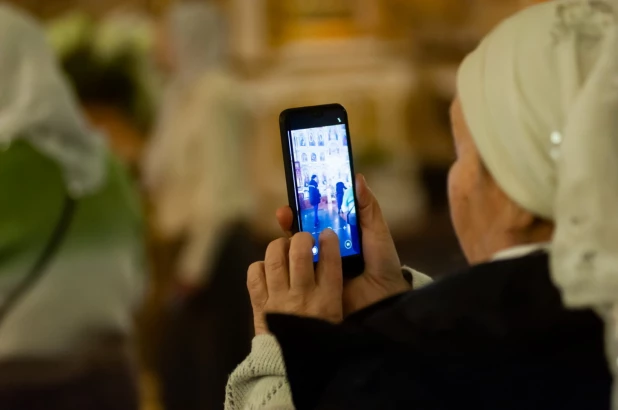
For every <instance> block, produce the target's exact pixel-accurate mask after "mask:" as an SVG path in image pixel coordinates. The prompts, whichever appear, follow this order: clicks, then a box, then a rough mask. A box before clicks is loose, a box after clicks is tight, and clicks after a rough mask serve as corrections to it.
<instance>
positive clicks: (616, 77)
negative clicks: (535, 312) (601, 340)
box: [458, 0, 618, 307]
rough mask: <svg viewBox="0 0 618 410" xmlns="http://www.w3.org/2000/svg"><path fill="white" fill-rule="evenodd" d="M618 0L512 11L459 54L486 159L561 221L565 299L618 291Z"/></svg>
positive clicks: (510, 191) (558, 273)
mask: <svg viewBox="0 0 618 410" xmlns="http://www.w3.org/2000/svg"><path fill="white" fill-rule="evenodd" d="M616 10H618V3H617V2H616V1H615V0H595V1H587V0H564V1H551V2H547V3H543V4H540V5H536V6H533V7H530V8H528V9H526V10H524V11H522V12H520V13H518V14H517V15H515V16H514V17H511V18H510V19H507V20H506V21H505V22H504V23H503V24H501V25H500V26H499V27H498V28H497V29H496V30H495V31H494V32H492V33H491V34H490V35H489V36H488V37H487V38H486V39H485V40H484V41H483V42H482V44H481V45H480V46H479V48H478V49H477V50H476V51H475V52H473V53H472V54H471V55H470V56H468V58H467V59H466V60H465V61H464V63H463V64H462V66H461V68H460V71H459V78H458V90H459V96H460V99H461V102H462V108H463V111H464V115H465V118H466V121H467V123H468V125H469V127H470V130H471V132H472V136H473V138H474V140H475V143H476V145H477V147H478V149H479V152H480V155H481V157H482V158H483V161H484V162H485V164H486V166H487V167H488V169H489V171H490V172H491V174H492V175H493V177H494V178H495V179H496V181H497V183H498V184H499V185H500V186H501V188H502V189H503V190H504V191H505V192H506V194H507V195H509V197H510V198H511V199H513V200H514V201H516V202H517V203H519V204H520V205H521V206H522V207H523V208H525V209H527V210H529V211H531V212H533V213H534V214H536V215H539V216H541V217H543V218H545V219H548V220H552V221H554V223H555V225H556V231H555V235H554V239H553V243H552V275H553V279H554V281H555V282H556V284H557V285H559V287H560V288H561V290H562V293H563V298H564V301H565V303H566V304H567V305H568V306H572V307H581V306H593V305H599V304H603V303H613V302H614V301H616V300H618V19H617V17H616V14H615V13H616Z"/></svg>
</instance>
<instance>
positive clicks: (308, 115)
mask: <svg viewBox="0 0 618 410" xmlns="http://www.w3.org/2000/svg"><path fill="white" fill-rule="evenodd" d="M338 118H340V119H341V120H342V121H341V123H343V124H344V125H345V127H346V133H347V137H348V155H349V157H350V170H351V172H352V188H353V189H354V203H355V205H356V208H357V209H358V199H357V197H356V177H355V176H356V173H355V171H354V159H353V156H352V138H351V137H350V127H349V124H348V113H347V111H346V110H345V108H344V107H343V106H342V105H341V104H326V105H315V106H309V107H298V108H289V109H287V110H284V111H283V112H282V113H281V114H280V116H279V129H280V133H281V147H282V149H283V162H284V167H285V179H286V185H287V191H288V202H289V205H290V208H292V212H293V214H294V224H293V227H292V229H293V232H294V233H296V232H298V231H299V230H300V215H299V212H298V211H299V204H298V195H297V187H296V176H295V173H294V172H293V170H294V167H293V165H294V152H293V150H292V147H291V144H290V143H291V141H290V135H289V133H290V131H292V130H296V129H306V128H317V127H325V126H329V125H338V124H339V122H338V120H337V119H338ZM359 216H360V215H359V214H358V212H357V216H356V218H357V222H359ZM358 236H359V238H358V240H359V246H360V252H359V253H358V254H356V255H351V256H345V257H343V258H342V264H343V275H344V276H345V277H348V278H351V277H356V276H358V275H360V274H361V273H362V272H363V271H364V270H365V260H364V257H363V235H362V231H361V227H360V223H358Z"/></svg>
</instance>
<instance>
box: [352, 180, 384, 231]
mask: <svg viewBox="0 0 618 410" xmlns="http://www.w3.org/2000/svg"><path fill="white" fill-rule="evenodd" d="M356 197H357V198H356V199H357V201H358V217H359V219H360V226H361V228H362V230H363V231H372V232H381V231H384V232H388V226H387V225H386V221H385V220H384V216H383V215H382V210H381V209H380V204H378V200H377V199H376V197H375V196H374V195H373V192H371V189H369V186H368V185H367V180H366V179H365V177H364V176H363V175H362V174H358V175H357V176H356Z"/></svg>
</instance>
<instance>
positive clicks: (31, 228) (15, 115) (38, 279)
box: [0, 6, 144, 410]
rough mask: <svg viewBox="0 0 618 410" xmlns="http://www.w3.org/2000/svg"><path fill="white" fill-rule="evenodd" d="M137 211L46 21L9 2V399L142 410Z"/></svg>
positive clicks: (2, 337)
mask: <svg viewBox="0 0 618 410" xmlns="http://www.w3.org/2000/svg"><path fill="white" fill-rule="evenodd" d="M142 245H143V238H142V233H141V220H140V208H139V202H138V201H137V198H136V196H135V195H134V191H133V189H132V187H131V185H130V183H129V181H128V178H127V175H126V173H125V170H124V169H123V168H122V167H121V166H120V164H119V162H118V161H117V160H116V159H115V158H114V157H113V156H112V155H111V154H110V152H109V150H108V149H107V147H106V146H105V144H104V140H103V139H102V138H101V137H100V135H98V134H97V133H95V132H94V131H93V130H92V129H91V128H90V127H89V125H88V124H87V123H86V121H84V119H83V117H82V116H81V114H80V112H79V110H78V108H77V104H76V101H75V98H74V96H73V94H72V93H71V90H70V87H69V86H68V85H67V83H66V81H65V79H64V78H63V77H62V75H61V72H60V69H59V67H58V64H57V62H56V61H55V59H54V57H53V55H52V51H51V49H50V47H49V46H48V45H47V44H46V42H45V37H44V33H43V31H42V29H41V28H40V27H39V26H38V24H37V23H36V22H35V21H33V20H32V19H31V18H29V17H28V16H25V15H23V14H21V13H20V12H18V11H16V10H14V9H11V8H10V7H8V6H0V403H2V404H1V407H2V408H7V409H32V410H34V409H48V410H51V409H69V408H80V409H110V410H111V409H126V410H130V409H137V408H138V407H139V406H138V395H137V388H136V377H135V366H134V363H133V349H132V340H131V339H132V337H131V335H132V330H133V323H132V319H133V314H134V311H135V309H136V308H137V307H138V306H139V303H140V300H141V294H142V291H143V280H144V274H143V273H144V272H143V269H144V265H143V262H144V261H143V249H142Z"/></svg>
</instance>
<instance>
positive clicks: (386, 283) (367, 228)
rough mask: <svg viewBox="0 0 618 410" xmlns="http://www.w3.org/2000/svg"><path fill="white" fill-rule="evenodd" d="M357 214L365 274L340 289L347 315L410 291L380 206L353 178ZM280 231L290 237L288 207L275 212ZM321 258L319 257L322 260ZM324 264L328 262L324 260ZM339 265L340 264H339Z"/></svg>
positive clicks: (360, 181) (361, 180)
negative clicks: (361, 237) (361, 238)
mask: <svg viewBox="0 0 618 410" xmlns="http://www.w3.org/2000/svg"><path fill="white" fill-rule="evenodd" d="M356 195H357V199H358V209H357V215H358V217H359V220H360V227H361V232H362V235H363V240H362V242H363V255H364V257H365V272H363V274H362V275H361V276H358V277H356V278H354V279H351V280H348V281H346V283H345V284H344V289H343V311H344V314H346V315H347V314H350V313H353V312H355V311H357V310H360V309H362V308H364V307H367V306H369V305H371V304H373V303H376V302H378V301H380V300H382V299H386V298H388V297H390V296H393V295H396V294H398V293H402V292H405V291H408V290H410V285H409V284H408V282H406V281H405V279H404V277H403V275H402V273H401V263H400V261H399V256H398V255H397V250H396V249H395V243H394V242H393V238H392V237H391V234H390V231H389V229H388V225H387V224H386V221H385V220H384V217H383V216H382V211H381V209H380V205H379V204H378V201H377V200H376V198H375V196H374V195H373V193H372V192H371V190H370V189H369V187H368V186H367V181H366V180H365V177H363V176H362V175H360V174H359V175H358V176H357V178H356ZM277 220H278V221H279V225H280V226H281V228H282V229H283V230H284V232H286V233H287V234H288V236H290V235H291V233H290V230H291V228H292V223H293V215H292V210H291V209H290V207H287V206H286V207H282V208H279V210H277ZM323 257H324V255H322V254H320V259H321V260H322V259H323ZM324 263H329V262H327V261H324ZM339 263H341V262H339Z"/></svg>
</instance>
